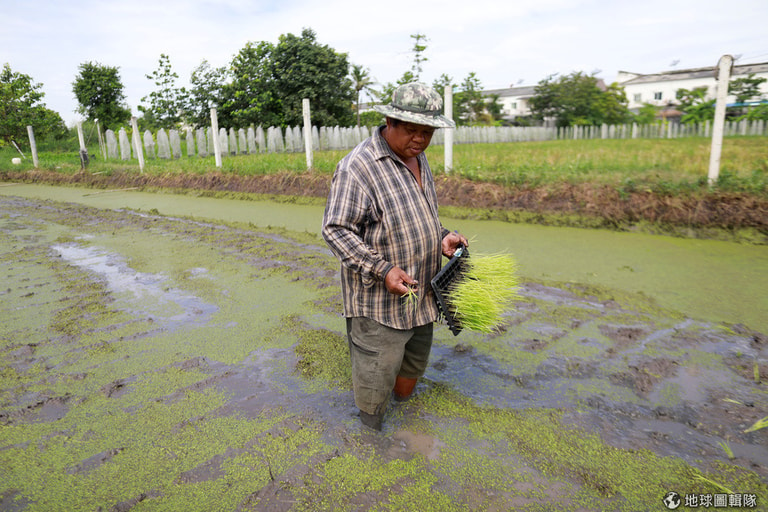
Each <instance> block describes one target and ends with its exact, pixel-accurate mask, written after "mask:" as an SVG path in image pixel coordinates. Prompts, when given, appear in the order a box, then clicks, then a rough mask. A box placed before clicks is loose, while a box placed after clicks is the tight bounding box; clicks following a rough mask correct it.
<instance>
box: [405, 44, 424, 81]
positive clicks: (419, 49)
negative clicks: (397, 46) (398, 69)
mask: <svg viewBox="0 0 768 512" xmlns="http://www.w3.org/2000/svg"><path fill="white" fill-rule="evenodd" d="M411 39H413V48H411V51H412V52H413V65H412V66H411V72H412V73H413V79H414V80H416V81H418V80H420V79H421V72H422V71H423V69H422V67H421V65H422V64H423V63H424V62H426V61H427V60H429V59H427V58H426V57H425V56H424V52H425V51H426V50H427V45H426V43H427V41H429V39H427V36H425V35H424V34H419V33H416V34H411ZM406 83H407V82H406Z"/></svg>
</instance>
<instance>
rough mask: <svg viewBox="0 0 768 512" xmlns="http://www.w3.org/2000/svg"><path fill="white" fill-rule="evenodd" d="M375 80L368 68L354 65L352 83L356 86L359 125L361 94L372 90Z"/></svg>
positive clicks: (358, 121)
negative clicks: (369, 73)
mask: <svg viewBox="0 0 768 512" xmlns="http://www.w3.org/2000/svg"><path fill="white" fill-rule="evenodd" d="M374 83H375V82H374V81H373V80H372V79H371V77H370V76H369V75H368V70H367V69H364V68H363V66H361V65H359V64H353V65H352V85H353V87H354V88H355V94H356V97H357V126H358V127H359V126H360V94H361V93H362V92H363V91H365V92H370V91H371V86H372V85H373V84H374Z"/></svg>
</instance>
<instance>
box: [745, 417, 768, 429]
mask: <svg viewBox="0 0 768 512" xmlns="http://www.w3.org/2000/svg"><path fill="white" fill-rule="evenodd" d="M765 427H768V416H766V417H765V418H762V419H759V420H757V421H756V422H755V423H754V425H752V426H751V427H749V428H748V429H747V430H745V431H744V433H747V432H754V431H756V430H760V429H761V428H765Z"/></svg>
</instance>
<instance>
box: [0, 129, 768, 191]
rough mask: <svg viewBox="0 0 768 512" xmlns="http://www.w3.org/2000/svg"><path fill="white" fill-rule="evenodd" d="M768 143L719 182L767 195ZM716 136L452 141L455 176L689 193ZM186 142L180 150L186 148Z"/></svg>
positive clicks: (132, 164)
mask: <svg viewBox="0 0 768 512" xmlns="http://www.w3.org/2000/svg"><path fill="white" fill-rule="evenodd" d="M767 142H768V141H766V138H765V137H727V138H726V139H725V141H724V143H723V151H722V157H721V171H720V174H721V179H720V182H719V185H720V188H721V189H725V190H728V191H733V192H744V193H752V194H759V195H766V194H768V143H767ZM710 144H711V143H710V140H709V139H707V138H703V137H692V138H680V139H624V140H617V139H606V140H555V141H542V142H510V143H497V144H458V145H454V157H453V158H454V171H453V173H454V174H455V175H458V176H461V177H463V178H467V179H471V180H475V181H481V182H492V183H498V184H503V185H509V186H519V187H536V186H546V185H550V184H559V183H570V184H579V183H590V184H605V185H611V186H617V187H621V188H622V189H625V190H627V191H628V192H631V191H634V190H651V191H656V192H659V191H661V192H664V191H667V192H671V193H685V192H686V190H689V189H699V188H702V187H706V178H707V170H708V167H709V156H710ZM185 152H186V150H185V148H184V143H182V154H185ZM346 153H347V151H316V152H315V153H314V156H313V169H314V172H317V173H320V174H331V173H332V172H333V170H334V168H335V167H336V164H337V163H338V161H339V160H340V159H341V158H342V157H343V156H344V155H345V154H346ZM89 154H90V155H92V157H91V163H90V166H89V170H90V171H91V172H94V173H96V172H99V173H112V172H115V171H119V170H133V171H135V172H139V165H138V161H137V160H131V161H127V162H124V161H122V160H110V161H106V162H105V161H104V160H102V158H101V156H100V153H99V151H98V147H95V146H94V147H91V148H89ZM427 155H428V157H429V160H430V163H431V166H432V169H433V171H434V173H435V174H436V175H441V174H443V173H444V148H443V146H437V145H433V146H431V147H430V148H428V149H427ZM18 156H19V154H18V153H17V152H16V150H15V149H13V148H11V147H4V148H2V149H0V172H2V171H9V170H14V169H16V170H29V169H32V168H33V165H32V159H31V156H30V155H29V154H28V152H27V158H26V159H25V160H23V162H22V164H21V165H19V166H14V165H13V164H12V163H11V159H12V158H14V157H18ZM39 167H40V168H41V169H47V170H57V171H60V172H63V173H74V172H77V171H78V170H79V169H80V160H79V157H78V154H77V152H76V151H71V152H68V153H54V152H44V153H41V154H40V155H39ZM215 170H216V167H215V163H214V158H213V157H212V156H211V157H207V158H198V157H186V156H183V157H182V158H181V159H178V160H160V159H146V160H145V168H144V172H145V173H149V174H164V173H199V174H202V173H206V172H211V171H215ZM221 171H222V172H224V173H234V174H238V175H244V176H248V175H261V174H271V173H277V172H281V171H288V172H305V171H306V157H305V155H304V153H303V152H297V153H263V154H256V155H238V156H234V157H233V156H224V157H223V159H222V167H221Z"/></svg>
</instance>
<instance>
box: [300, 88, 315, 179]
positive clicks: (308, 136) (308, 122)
mask: <svg viewBox="0 0 768 512" xmlns="http://www.w3.org/2000/svg"><path fill="white" fill-rule="evenodd" d="M301 108H302V113H303V114H304V153H305V154H306V155H307V170H309V169H311V168H312V116H310V112H309V98H304V99H303V100H302V101H301Z"/></svg>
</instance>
